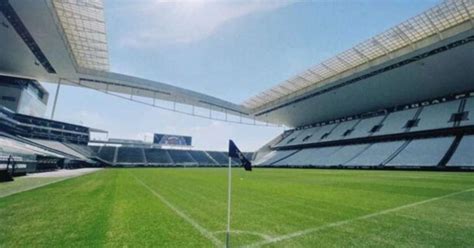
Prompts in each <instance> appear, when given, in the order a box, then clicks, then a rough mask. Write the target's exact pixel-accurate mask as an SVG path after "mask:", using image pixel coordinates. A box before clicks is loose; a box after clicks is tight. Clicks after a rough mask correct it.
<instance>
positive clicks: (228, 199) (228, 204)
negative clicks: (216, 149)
mask: <svg viewBox="0 0 474 248" xmlns="http://www.w3.org/2000/svg"><path fill="white" fill-rule="evenodd" d="M231 165H232V159H231V158H230V156H229V172H228V186H227V190H228V191H227V233H226V239H225V247H227V248H229V247H230V201H231V197H230V196H231V193H232V167H231Z"/></svg>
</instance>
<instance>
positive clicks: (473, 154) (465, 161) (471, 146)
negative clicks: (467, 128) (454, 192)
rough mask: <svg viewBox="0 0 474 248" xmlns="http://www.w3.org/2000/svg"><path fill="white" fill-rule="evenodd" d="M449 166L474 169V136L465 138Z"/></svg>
mask: <svg viewBox="0 0 474 248" xmlns="http://www.w3.org/2000/svg"><path fill="white" fill-rule="evenodd" d="M447 166H462V167H473V168H474V135H467V136H464V137H463V138H462V140H461V142H460V143H459V145H458V147H457V149H456V151H455V152H454V154H453V156H452V157H451V159H450V160H449V162H448V164H447Z"/></svg>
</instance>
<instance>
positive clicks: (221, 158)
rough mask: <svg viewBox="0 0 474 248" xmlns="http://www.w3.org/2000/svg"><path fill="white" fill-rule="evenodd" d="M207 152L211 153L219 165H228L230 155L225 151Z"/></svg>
mask: <svg viewBox="0 0 474 248" xmlns="http://www.w3.org/2000/svg"><path fill="white" fill-rule="evenodd" d="M207 154H209V156H211V157H212V158H213V159H214V161H216V162H217V164H218V165H227V164H228V162H229V160H228V159H229V157H228V156H227V154H226V153H225V152H216V151H208V152H207Z"/></svg>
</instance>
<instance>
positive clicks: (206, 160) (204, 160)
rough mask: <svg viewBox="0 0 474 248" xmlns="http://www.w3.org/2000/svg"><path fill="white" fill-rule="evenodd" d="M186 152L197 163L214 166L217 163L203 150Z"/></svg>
mask: <svg viewBox="0 0 474 248" xmlns="http://www.w3.org/2000/svg"><path fill="white" fill-rule="evenodd" d="M188 152H189V154H190V155H191V157H193V158H194V160H195V161H196V162H197V163H198V164H199V165H204V166H216V165H218V164H217V162H216V161H215V160H214V159H212V157H210V156H209V155H207V153H206V152H204V151H195V150H190V151H188Z"/></svg>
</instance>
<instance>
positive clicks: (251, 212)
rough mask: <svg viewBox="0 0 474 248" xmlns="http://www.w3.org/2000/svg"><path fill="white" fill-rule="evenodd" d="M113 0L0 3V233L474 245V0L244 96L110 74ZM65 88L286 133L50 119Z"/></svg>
mask: <svg viewBox="0 0 474 248" xmlns="http://www.w3.org/2000/svg"><path fill="white" fill-rule="evenodd" d="M313 4H316V3H313ZM106 6H107V5H106V4H104V3H103V1H102V0H88V1H81V0H38V1H32V0H0V13H1V14H0V22H1V24H2V25H1V26H0V41H1V42H0V97H1V98H0V247H66V246H68V247H69V246H74V247H91V246H92V247H94V246H108V247H117V246H120V247H124V246H135V247H136V246H138V247H143V246H145V247H149V246H158V247H381V246H390V247H472V246H474V214H473V211H472V209H473V207H474V174H473V172H474V1H473V0H446V1H442V2H436V4H434V5H433V6H431V7H430V8H428V9H425V10H424V11H422V12H421V13H418V14H417V15H415V16H412V17H410V18H408V19H406V20H404V21H403V22H401V23H399V24H397V25H395V26H392V27H390V28H389V29H387V30H379V33H378V34H376V35H375V36H372V37H365V40H363V41H361V42H359V43H356V44H351V48H349V49H346V50H344V51H342V52H339V53H336V54H331V56H329V58H326V59H324V60H322V61H319V62H318V61H315V62H317V64H315V65H314V66H312V67H310V68H300V69H299V70H300V71H301V72H300V73H297V74H296V75H293V76H292V77H289V78H287V79H286V80H284V81H283V82H280V83H278V84H275V82H273V86H271V87H270V88H267V89H266V90H264V91H262V92H260V93H257V94H255V95H253V96H248V98H247V100H245V101H243V102H242V103H236V102H233V101H230V100H224V99H227V98H225V97H223V96H219V95H214V94H206V93H202V92H204V91H196V90H191V89H188V88H187V87H181V86H177V85H175V84H172V83H163V82H158V81H155V80H150V79H145V78H142V77H136V76H133V75H128V74H127V73H117V72H114V71H112V70H111V65H110V63H111V61H109V46H110V44H109V42H113V40H111V39H108V38H107V35H108V32H107V28H108V26H107V25H106V21H105V20H106V18H105V13H107V8H106ZM296 35H297V33H296ZM329 38H330V37H329ZM329 38H328V39H329ZM275 42H277V41H275ZM112 62H113V61H112ZM288 63H289V62H288ZM229 77H231V78H232V75H229ZM236 78H238V77H236ZM236 80H237V79H236ZM190 83H191V82H190ZM46 85H49V86H46ZM51 85H53V86H54V87H55V88H56V90H55V93H54V95H53V94H50V92H49V91H48V89H47V87H51ZM65 87H68V89H72V90H73V91H76V90H77V91H79V90H82V91H86V92H98V93H101V94H102V95H104V96H105V95H107V96H111V97H115V98H117V99H118V100H120V101H124V102H130V103H133V104H137V106H140V108H153V109H157V110H159V111H167V112H170V113H173V114H174V115H176V116H178V118H181V117H182V118H185V117H184V116H186V118H192V119H204V120H206V121H213V122H219V123H223V125H242V126H248V128H256V127H259V128H275V127H277V128H279V129H278V130H283V129H284V131H283V132H280V133H279V134H278V135H277V136H276V137H273V138H272V139H271V140H261V143H260V144H258V147H259V148H258V149H255V150H244V151H245V152H240V150H239V149H238V148H237V147H235V148H231V147H232V146H231V147H229V149H227V148H228V147H227V143H226V144H223V145H221V146H220V147H222V149H220V150H217V149H201V148H199V147H193V142H194V141H195V139H196V137H192V136H191V135H187V134H180V133H168V132H166V133H165V132H160V133H156V132H155V133H153V135H152V140H151V141H150V140H146V138H145V140H139V139H131V138H129V137H118V138H110V137H109V135H108V134H109V131H108V130H106V129H104V128H102V127H101V128H97V127H95V126H90V125H88V123H81V124H78V123H72V122H68V121H66V120H64V119H59V118H55V114H56V111H57V110H56V109H57V107H60V106H61V103H60V102H58V98H59V97H60V94H61V90H62V88H65ZM228 87H231V86H228ZM91 94H92V93H91ZM86 97H87V96H86ZM48 111H49V112H50V116H48V114H47V113H48ZM124 118H127V117H124ZM190 125H192V124H190ZM137 132H138V130H137ZM216 135H218V134H216ZM96 137H105V138H96ZM244 138H245V137H232V136H229V137H225V139H228V140H231V139H233V140H235V141H237V142H236V143H237V145H238V144H239V142H238V141H239V139H244ZM199 142H202V141H199ZM231 144H233V142H231ZM247 162H249V163H248V164H247ZM250 163H251V164H252V165H251V167H253V170H252V168H250V170H252V172H246V171H244V169H243V168H240V167H242V166H244V167H245V169H246V170H247V169H249V168H247V166H250ZM231 195H232V201H231V200H230V199H231ZM231 209H232V212H231Z"/></svg>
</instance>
